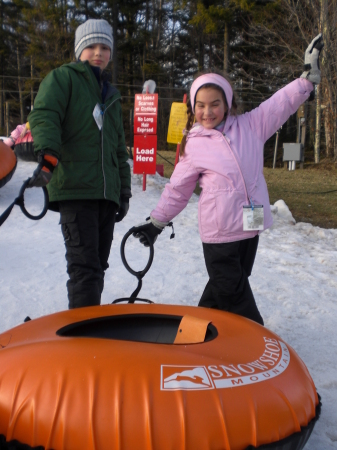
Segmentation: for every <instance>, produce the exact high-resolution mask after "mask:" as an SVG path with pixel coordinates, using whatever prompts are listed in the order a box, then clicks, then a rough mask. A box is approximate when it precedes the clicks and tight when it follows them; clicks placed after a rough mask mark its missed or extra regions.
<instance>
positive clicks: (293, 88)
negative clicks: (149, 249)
mask: <svg viewBox="0 0 337 450" xmlns="http://www.w3.org/2000/svg"><path fill="white" fill-rule="evenodd" d="M312 89H313V85H312V83H311V82H310V81H308V80H306V79H303V78H299V79H297V80H295V81H293V82H292V83H290V84H288V85H287V86H285V87H284V88H282V89H280V90H279V91H278V92H276V93H275V94H274V95H273V96H272V97H270V98H269V99H268V100H266V101H265V102H263V103H261V105H260V106H259V107H257V108H255V109H254V110H252V111H250V112H248V113H246V114H242V115H239V116H229V117H228V118H227V120H226V122H225V125H224V128H223V130H222V132H221V131H217V130H215V129H212V130H208V129H205V128H204V127H203V126H202V125H200V124H198V123H197V124H195V125H194V127H193V128H192V129H191V130H190V132H189V134H188V136H187V142H186V147H185V154H184V156H183V157H181V159H180V161H179V163H178V164H177V165H176V168H175V170H174V172H173V174H172V176H171V179H170V181H169V183H167V184H166V186H165V189H164V191H163V193H162V195H161V197H160V200H159V202H158V204H157V206H156V208H155V209H154V210H153V211H152V212H151V216H152V217H153V218H155V219H157V220H159V221H160V222H169V221H170V220H172V219H173V218H174V217H175V216H177V215H178V214H179V213H180V212H181V211H182V210H183V209H184V208H185V206H186V205H187V203H188V201H189V199H190V197H191V196H192V193H193V191H194V189H195V187H196V183H197V181H199V185H200V187H201V189H202V192H201V194H200V198H199V205H198V213H199V232H200V237H201V240H202V242H205V243H222V242H233V241H239V240H242V239H247V238H251V237H254V236H256V235H257V234H258V231H243V206H244V205H249V204H250V199H251V200H252V201H253V203H254V204H255V205H263V207H264V229H266V228H269V227H270V226H271V225H272V222H273V221H272V216H271V211H270V203H269V196H268V190H267V185H266V181H265V179H264V176H263V147H264V143H265V142H266V141H267V139H269V138H270V137H271V136H272V135H273V134H274V133H275V132H276V131H277V130H278V129H279V128H280V127H281V125H283V124H284V122H285V121H286V120H287V119H288V118H289V116H290V115H292V114H294V113H295V112H296V111H297V109H298V108H299V106H300V105H301V104H302V103H304V102H305V100H307V98H308V97H309V95H310V92H311V91H312Z"/></svg>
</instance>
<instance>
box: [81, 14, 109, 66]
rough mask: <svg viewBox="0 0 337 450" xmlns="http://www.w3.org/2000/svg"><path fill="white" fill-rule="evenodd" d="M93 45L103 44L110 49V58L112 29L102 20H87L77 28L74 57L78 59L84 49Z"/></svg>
mask: <svg viewBox="0 0 337 450" xmlns="http://www.w3.org/2000/svg"><path fill="white" fill-rule="evenodd" d="M93 44H104V45H107V46H108V47H110V50H111V52H110V59H111V58H112V45H113V39H112V28H111V26H110V25H109V23H108V22H107V21H106V20H104V19H89V20H87V21H86V22H84V23H82V25H80V26H79V27H77V29H76V31H75V56H76V59H79V58H80V56H81V53H82V52H83V50H84V49H85V48H86V47H89V45H93Z"/></svg>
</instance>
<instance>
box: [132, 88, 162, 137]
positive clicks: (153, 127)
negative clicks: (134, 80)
mask: <svg viewBox="0 0 337 450" xmlns="http://www.w3.org/2000/svg"><path fill="white" fill-rule="evenodd" d="M157 115H158V94H136V95H135V110H134V127H133V132H134V134H157Z"/></svg>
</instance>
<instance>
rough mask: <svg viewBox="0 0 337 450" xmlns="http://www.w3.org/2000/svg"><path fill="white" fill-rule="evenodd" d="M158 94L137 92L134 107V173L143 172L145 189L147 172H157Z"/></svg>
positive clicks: (144, 186) (144, 187) (144, 188)
mask: <svg viewBox="0 0 337 450" xmlns="http://www.w3.org/2000/svg"><path fill="white" fill-rule="evenodd" d="M157 116H158V94H149V93H146V94H136V95H135V108H134V130H133V132H134V144H133V147H134V155H133V173H134V174H143V191H145V190H146V174H151V175H152V174H155V173H156V155H157Z"/></svg>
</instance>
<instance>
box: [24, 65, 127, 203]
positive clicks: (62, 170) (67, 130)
mask: <svg viewBox="0 0 337 450" xmlns="http://www.w3.org/2000/svg"><path fill="white" fill-rule="evenodd" d="M120 98H121V96H120V93H119V92H118V90H117V89H116V88H114V87H113V86H111V85H110V84H109V88H108V92H107V95H106V98H105V103H104V104H103V105H102V97H101V91H100V87H99V84H98V82H97V79H96V77H95V74H94V73H93V71H92V70H91V68H90V65H89V63H88V62H77V63H70V64H65V65H63V66H61V67H59V68H58V69H55V70H53V71H52V72H50V73H49V74H48V75H47V76H46V78H45V79H44V80H43V81H42V83H41V85H40V88H39V92H38V94H37V96H36V99H35V102H34V109H33V111H32V112H31V113H30V114H29V116H28V121H29V124H30V127H31V131H32V136H33V140H34V149H35V152H36V153H38V152H40V151H42V150H43V151H45V152H46V153H49V154H52V155H53V156H56V157H57V158H58V160H59V164H58V166H57V167H56V168H55V170H54V172H53V177H52V179H51V181H50V183H49V184H48V193H49V200H50V202H51V204H50V208H51V209H54V210H57V209H58V206H57V203H53V202H58V201H59V200H75V199H77V200H78V199H82V200H84V199H85V200H90V199H107V200H111V201H113V202H115V203H116V204H117V205H119V198H120V193H121V189H122V191H126V192H130V191H129V190H130V166H129V164H128V162H127V160H128V154H127V151H126V148H125V138H124V130H123V121H122V109H121V105H120ZM96 104H99V105H100V106H101V109H102V114H103V126H102V129H101V130H99V128H98V126H97V124H96V121H95V119H94V117H93V111H94V108H95V105H96Z"/></svg>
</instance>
